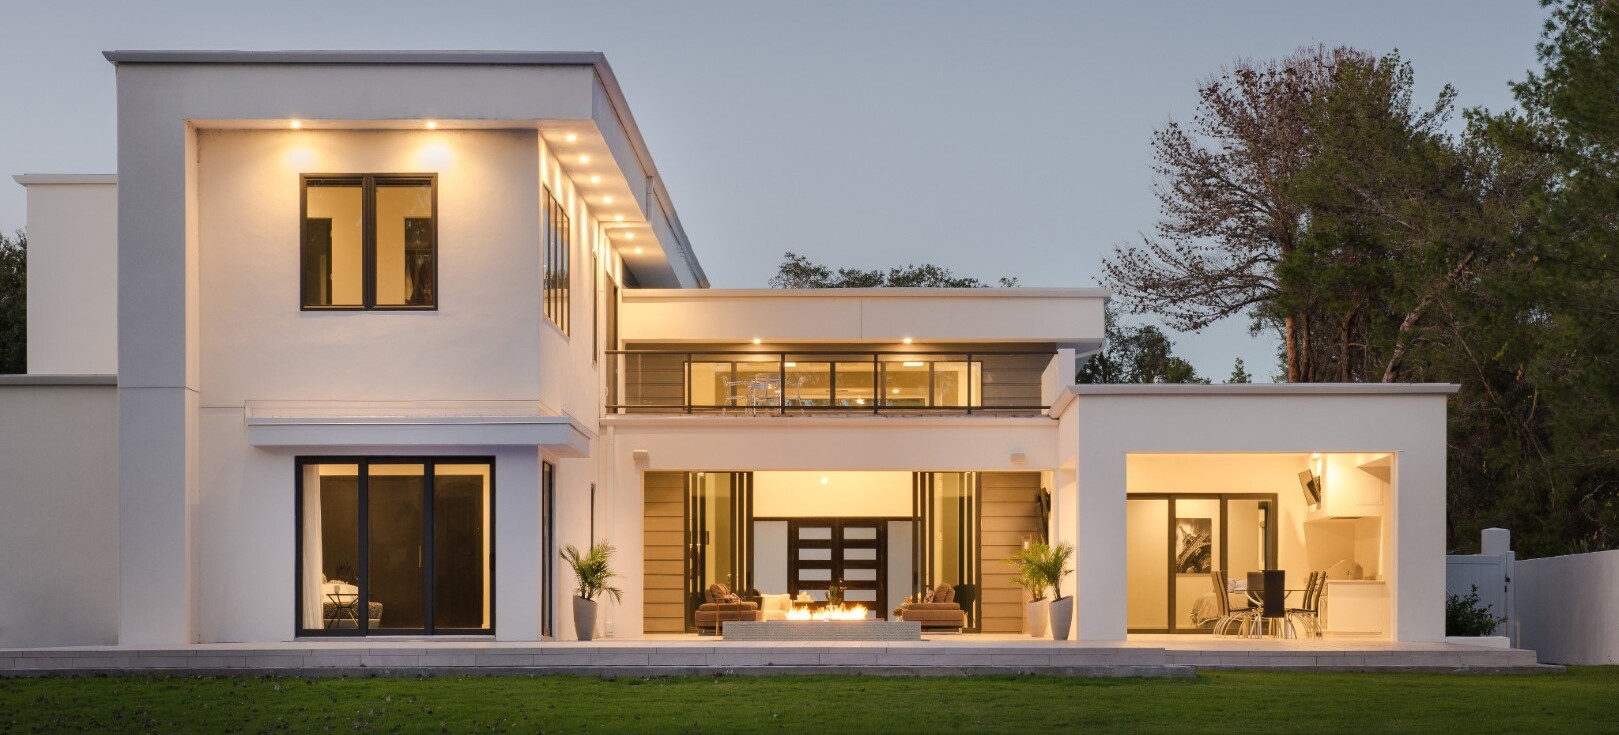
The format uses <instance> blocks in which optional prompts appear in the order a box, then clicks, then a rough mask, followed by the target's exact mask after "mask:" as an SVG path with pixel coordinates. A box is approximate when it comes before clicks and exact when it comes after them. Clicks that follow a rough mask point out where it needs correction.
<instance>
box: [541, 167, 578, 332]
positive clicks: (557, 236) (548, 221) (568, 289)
mask: <svg viewBox="0 0 1619 735" xmlns="http://www.w3.org/2000/svg"><path fill="white" fill-rule="evenodd" d="M544 192H545V218H544V221H542V222H541V223H540V238H541V240H542V244H543V245H544V248H545V264H544V266H543V268H544V276H543V282H542V288H543V290H544V294H543V296H544V298H543V300H544V302H545V319H546V321H548V322H551V325H552V326H554V327H556V328H557V331H560V332H562V336H563V337H568V336H570V334H571V330H570V321H571V320H570V318H569V317H570V316H571V314H570V313H569V312H570V311H571V309H572V302H571V299H572V298H573V283H572V280H573V270H572V261H573V217H572V215H569V214H568V209H567V207H564V206H562V202H560V201H557V197H556V194H554V193H552V192H551V187H549V186H547V187H544ZM559 220H560V221H561V226H560V227H559V226H558V225H557V223H558V221H559Z"/></svg>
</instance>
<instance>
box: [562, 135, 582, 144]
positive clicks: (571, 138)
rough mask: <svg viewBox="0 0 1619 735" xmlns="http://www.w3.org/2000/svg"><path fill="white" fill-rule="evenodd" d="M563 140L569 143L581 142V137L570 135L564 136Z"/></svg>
mask: <svg viewBox="0 0 1619 735" xmlns="http://www.w3.org/2000/svg"><path fill="white" fill-rule="evenodd" d="M562 139H563V140H566V141H568V142H569V143H574V142H577V141H578V140H579V136H577V135H574V134H573V133H568V134H567V135H564V136H562Z"/></svg>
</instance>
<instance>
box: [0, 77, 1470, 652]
mask: <svg viewBox="0 0 1619 735" xmlns="http://www.w3.org/2000/svg"><path fill="white" fill-rule="evenodd" d="M106 57H107V59H108V60H109V61H110V62H111V63H112V66H113V68H114V69H115V70H116V74H117V94H118V125H117V130H118V166H117V172H116V174H115V175H105V176H88V175H50V174H25V175H21V176H18V177H16V180H17V181H18V182H20V183H21V184H22V185H23V186H25V187H27V194H28V228H29V233H30V245H31V248H30V273H29V337H28V339H29V344H28V348H29V350H28V356H29V365H28V368H29V373H28V374H27V375H22V376H8V377H4V378H0V558H4V559H6V563H4V564H0V647H22V646H48V645H71V644H116V645H121V646H161V645H177V644H188V643H199V642H200V643H211V642H233V641H242V642H269V641H290V640H294V639H297V638H305V637H321V636H337V637H356V636H386V635H392V636H413V637H424V638H431V637H433V636H440V635H454V636H457V637H459V638H465V637H466V636H487V637H491V638H493V639H495V640H499V641H533V640H546V639H552V638H557V639H568V638H572V637H573V636H574V632H573V626H572V617H571V616H572V612H571V607H570V605H569V604H568V600H569V596H570V591H571V586H570V585H571V582H572V580H571V578H570V577H569V576H568V572H567V570H566V569H565V567H563V566H562V565H561V563H560V562H559V559H558V549H559V548H561V547H563V546H565V545H569V544H572V545H577V546H585V545H588V544H590V543H592V542H593V541H609V542H611V543H612V544H614V545H615V546H616V547H617V550H618V551H617V556H616V557H615V567H616V570H617V571H618V572H619V573H620V574H621V575H622V579H621V586H622V587H623V588H624V597H623V600H622V602H621V603H608V604H607V605H606V607H605V608H604V610H603V614H602V619H601V620H600V621H599V625H598V627H599V629H600V630H599V633H600V634H602V635H610V636H613V637H618V638H630V637H638V636H648V635H659V634H684V633H690V632H695V621H694V615H693V614H694V610H695V607H696V606H697V605H698V604H699V603H700V602H701V601H702V599H701V598H702V595H703V592H704V590H706V589H707V588H708V586H709V585H710V584H713V583H715V582H721V583H725V584H727V585H728V586H729V587H731V588H732V589H735V590H738V591H749V590H757V591H758V592H760V593H768V594H779V593H787V594H792V595H795V596H796V595H799V594H800V593H802V594H805V595H808V596H809V597H810V598H812V599H823V598H824V595H825V592H826V589H827V587H828V586H829V585H830V584H832V583H833V582H836V581H839V580H841V582H842V587H843V588H844V589H845V590H846V592H845V596H846V599H849V600H851V601H862V602H865V603H867V604H868V605H869V607H870V608H871V610H872V614H873V615H876V616H885V615H889V614H891V612H890V611H891V610H893V608H894V607H895V606H897V605H898V604H899V603H900V602H902V601H903V600H904V599H905V598H906V597H908V596H910V595H912V594H913V593H916V592H919V591H921V590H924V589H928V588H931V587H933V586H935V585H938V584H946V585H950V586H952V587H954V588H956V589H957V590H958V598H959V599H960V600H962V601H963V602H964V604H963V607H964V612H965V613H966V618H967V624H966V626H965V629H966V631H965V633H964V635H973V634H994V633H1018V632H1019V631H1020V630H1021V629H1022V626H1023V625H1024V615H1023V604H1024V593H1023V592H1022V591H1021V590H1020V589H1019V588H1017V587H1015V586H1013V585H1012V584H1011V582H1010V576H1011V572H1012V570H1011V568H1010V567H1009V566H1008V565H1006V564H1004V563H1003V562H1002V560H1003V559H1005V558H1006V557H1008V556H1009V555H1011V554H1012V553H1013V552H1014V551H1015V550H1017V549H1019V548H1021V547H1022V545H1024V544H1026V543H1032V542H1034V541H1040V540H1047V539H1049V540H1053V541H1066V542H1070V543H1072V544H1074V546H1075V547H1076V549H1077V553H1076V557H1075V568H1076V572H1075V574H1074V575H1073V576H1072V577H1071V578H1070V579H1069V580H1068V581H1067V583H1066V586H1065V589H1064V592H1065V593H1067V594H1072V595H1074V596H1075V615H1074V628H1073V630H1072V635H1073V637H1074V638H1076V639H1077V640H1080V641H1118V640H1124V639H1126V638H1127V637H1129V636H1131V635H1135V634H1142V635H1147V634H1155V635H1161V634H1168V633H1187V634H1199V633H1203V634H1207V632H1208V616H1207V612H1208V605H1209V604H1210V600H1211V599H1213V598H1214V595H1215V591H1214V588H1213V582H1212V581H1211V574H1210V572H1214V571H1224V572H1226V573H1227V574H1228V575H1229V576H1231V577H1233V578H1242V577H1244V576H1245V573H1246V572H1249V571H1255V570H1263V569H1280V570H1283V571H1285V572H1286V574H1287V579H1288V582H1287V584H1288V587H1289V588H1297V587H1303V586H1304V580H1305V578H1306V577H1307V576H1308V575H1309V573H1311V572H1325V573H1326V574H1327V575H1328V576H1327V580H1328V581H1327V583H1326V595H1325V597H1326V604H1325V609H1324V610H1323V613H1322V618H1323V621H1324V628H1325V633H1326V635H1328V636H1340V637H1345V638H1358V639H1365V640H1380V641H1413V642H1426V641H1439V640H1441V639H1442V638H1443V635H1444V623H1443V612H1444V589H1445V577H1444V575H1445V558H1444V548H1445V547H1444V539H1445V524H1444V518H1445V472H1444V468H1445V406H1446V400H1447V396H1448V394H1449V393H1451V392H1452V390H1453V387H1452V386H1447V385H1331V384H1326V385H1185V386H1183V385H1139V386H1078V385H1074V376H1075V372H1076V368H1077V367H1078V366H1079V365H1080V364H1082V363H1083V361H1084V360H1085V359H1086V358H1087V357H1088V356H1089V355H1091V354H1093V353H1094V352H1095V351H1096V350H1097V349H1098V348H1099V347H1100V345H1101V341H1102V337H1103V304H1104V301H1105V300H1106V298H1107V295H1106V294H1105V293H1103V292H1101V291H1099V290H1096V289H1092V288H1013V289H960V290H954V289H891V290H887V289H885V290H861V289H851V290H826V291H792V290H762V289H741V290H729V289H715V288H709V285H708V281H707V279H706V277H705V275H704V273H703V269H702V266H701V264H700V263H699V261H698V258H697V255H696V252H695V251H694V248H693V244H692V242H691V241H689V240H688V237H687V233H686V232H685V231H684V230H683V229H682V227H681V223H680V219H679V217H678V216H677V214H676V211H675V208H674V204H673V200H672V199H671V196H670V193H669V192H668V191H667V190H666V189H665V187H664V184H663V179H662V178H661V177H660V176H659V173H658V169H657V168H656V166H655V165H654V164H653V158H652V154H651V152H650V151H649V150H648V149H647V146H646V144H645V142H644V141H643V139H642V137H641V133H640V131H639V130H638V129H637V127H636V123H635V119H634V117H633V116H632V115H631V113H630V108H629V105H628V103H627V101H626V100H625V99H624V96H623V94H622V93H621V91H620V89H619V86H618V84H617V82H616V81H615V79H614V76H613V73H612V71H611V69H610V68H609V67H608V65H607V62H606V60H605V59H604V58H603V57H602V56H601V55H599V54H589V53H458V52H284V53H271V52H262V53H261V52H252V53H248V52H166V51H120V52H110V53H108V54H106ZM766 246H767V247H768V244H766ZM1312 489H1313V490H1312ZM1312 492H1313V493H1314V494H1312Z"/></svg>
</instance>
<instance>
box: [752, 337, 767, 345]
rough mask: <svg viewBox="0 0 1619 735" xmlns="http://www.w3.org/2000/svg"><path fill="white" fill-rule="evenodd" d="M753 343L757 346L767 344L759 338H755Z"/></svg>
mask: <svg viewBox="0 0 1619 735" xmlns="http://www.w3.org/2000/svg"><path fill="white" fill-rule="evenodd" d="M753 343H754V344H756V345H762V344H764V343H765V341H764V340H762V339H759V338H758V337H754V338H753Z"/></svg>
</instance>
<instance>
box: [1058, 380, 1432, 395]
mask: <svg viewBox="0 0 1619 735" xmlns="http://www.w3.org/2000/svg"><path fill="white" fill-rule="evenodd" d="M1460 389H1461V386H1460V385H1457V384H1455V383H1214V384H1209V383H1108V384H1088V385H1070V386H1068V392H1069V393H1072V394H1074V395H1078V396H1182V395H1200V396H1221V395H1234V396H1255V395H1259V396H1265V395H1287V396H1298V395H1422V394H1434V395H1450V394H1452V393H1455V392H1456V391H1458V390H1460Z"/></svg>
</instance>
